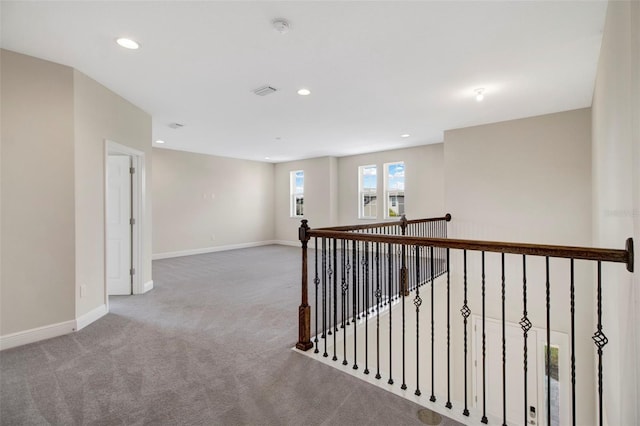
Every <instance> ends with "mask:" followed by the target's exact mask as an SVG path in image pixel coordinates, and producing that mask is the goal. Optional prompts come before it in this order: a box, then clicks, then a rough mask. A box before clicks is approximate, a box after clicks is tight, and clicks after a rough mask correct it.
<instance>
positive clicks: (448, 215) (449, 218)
mask: <svg viewBox="0 0 640 426" xmlns="http://www.w3.org/2000/svg"><path fill="white" fill-rule="evenodd" d="M444 220H446V221H447V222H451V214H449V213H447V214H445V215H444Z"/></svg>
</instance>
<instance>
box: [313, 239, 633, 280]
mask: <svg viewBox="0 0 640 426" xmlns="http://www.w3.org/2000/svg"><path fill="white" fill-rule="evenodd" d="M306 235H307V236H308V237H309V238H313V237H319V238H336V239H341V240H355V241H372V242H380V243H391V244H398V245H418V246H433V247H442V248H452V249H460V250H473V251H485V252H495V253H509V254H525V255H532V256H548V257H557V258H566V259H583V260H599V261H603V262H616V263H624V264H626V265H627V270H628V271H629V272H633V239H632V238H628V239H627V241H626V247H625V249H624V250H619V249H603V248H592V247H572V246H557V245H542V244H525V243H511V242H499V241H478V240H459V239H450V238H424V237H409V236H402V235H382V234H360V233H351V232H344V231H333V230H325V229H309V230H308V231H307V234H306Z"/></svg>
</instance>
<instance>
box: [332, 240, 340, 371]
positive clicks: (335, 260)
mask: <svg viewBox="0 0 640 426" xmlns="http://www.w3.org/2000/svg"><path fill="white" fill-rule="evenodd" d="M337 244H338V240H336V239H335V238H334V239H333V271H334V273H333V328H334V333H333V358H332V360H333V361H337V360H338V354H337V351H338V345H337V337H338V331H339V330H338V258H337V254H336V248H337Z"/></svg>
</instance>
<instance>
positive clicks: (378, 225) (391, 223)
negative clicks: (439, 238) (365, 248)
mask: <svg viewBox="0 0 640 426" xmlns="http://www.w3.org/2000/svg"><path fill="white" fill-rule="evenodd" d="M441 220H443V221H446V222H450V221H451V215H450V214H449V213H447V214H446V215H445V216H442V217H429V218H426V219H412V220H406V221H405V222H403V221H402V220H394V221H388V222H376V223H364V224H362V225H345V226H328V227H324V228H318V229H317V230H322V231H358V230H360V229H372V228H388V227H390V226H402V224H403V223H407V224H412V223H425V222H438V221H441Z"/></svg>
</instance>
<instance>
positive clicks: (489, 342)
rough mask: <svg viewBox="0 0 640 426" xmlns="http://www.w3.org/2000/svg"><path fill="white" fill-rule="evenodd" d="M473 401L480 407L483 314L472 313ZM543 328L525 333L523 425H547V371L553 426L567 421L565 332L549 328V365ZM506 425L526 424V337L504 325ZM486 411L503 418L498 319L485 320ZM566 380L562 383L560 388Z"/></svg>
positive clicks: (520, 331) (510, 324)
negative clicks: (479, 315) (526, 335)
mask: <svg viewBox="0 0 640 426" xmlns="http://www.w3.org/2000/svg"><path fill="white" fill-rule="evenodd" d="M473 336H474V337H473V343H472V352H473V374H472V380H473V387H472V388H473V404H474V406H475V407H480V408H481V407H482V393H483V389H482V318H481V317H477V316H475V315H474V316H473ZM546 343H547V342H546V331H545V330H542V329H538V328H536V327H533V328H531V329H530V330H529V332H528V337H527V407H526V411H527V413H526V415H527V424H528V425H538V426H549V425H547V416H546V413H547V407H546V400H547V398H546V395H547V392H546V386H547V374H551V380H550V381H551V386H552V390H551V394H552V398H551V405H552V406H551V413H552V414H551V423H552V424H551V426H557V425H561V424H569V423H570V416H571V413H570V411H569V409H568V407H569V405H570V404H569V403H568V401H570V394H569V393H568V390H569V388H570V386H569V385H568V383H569V380H570V379H569V371H568V370H569V368H568V363H569V355H568V354H569V351H568V336H567V335H566V334H564V333H560V332H555V331H552V332H551V360H552V363H551V364H552V365H551V368H548V367H547V366H546ZM505 347H506V366H505V370H506V371H505V372H506V377H507V391H506V398H507V401H506V402H507V403H506V408H507V413H506V414H507V423H508V424H513V425H524V424H525V423H524V416H525V414H524V405H523V402H524V374H523V365H524V340H523V332H522V328H521V327H520V325H519V324H514V323H510V322H506V323H505ZM485 349H486V359H485V377H486V386H485V390H486V404H487V415H490V416H494V417H496V418H498V419H502V416H503V411H502V409H503V407H502V323H501V322H500V321H498V320H495V319H491V318H485ZM560 384H564V386H560Z"/></svg>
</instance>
